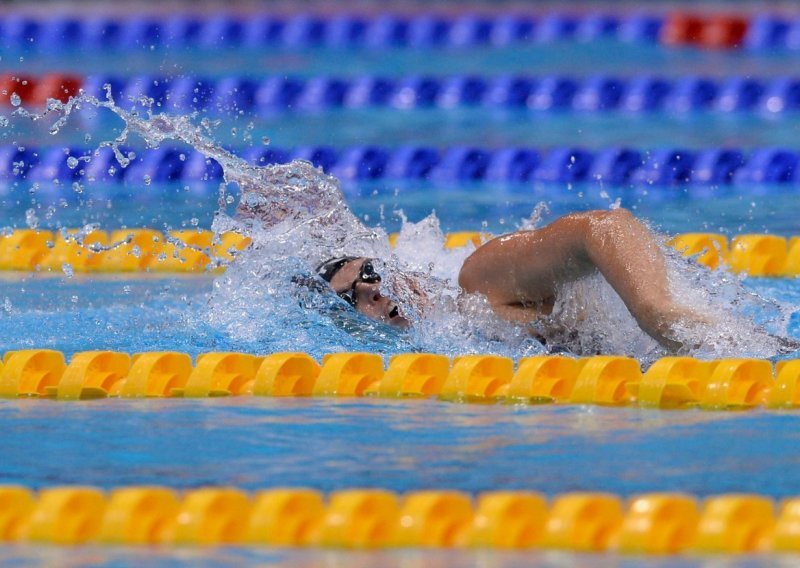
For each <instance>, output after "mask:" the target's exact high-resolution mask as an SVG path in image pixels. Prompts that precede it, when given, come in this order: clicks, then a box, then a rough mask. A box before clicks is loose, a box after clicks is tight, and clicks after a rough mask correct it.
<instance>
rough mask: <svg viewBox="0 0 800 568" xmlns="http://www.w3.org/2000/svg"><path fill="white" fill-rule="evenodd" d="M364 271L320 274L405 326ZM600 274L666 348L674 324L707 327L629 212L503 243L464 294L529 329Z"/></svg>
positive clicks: (342, 262)
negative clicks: (579, 283)
mask: <svg viewBox="0 0 800 568" xmlns="http://www.w3.org/2000/svg"><path fill="white" fill-rule="evenodd" d="M332 267H335V270H331V268H332ZM365 267H366V268H368V269H369V271H373V269H372V264H371V263H370V261H369V259H365V258H352V257H343V258H339V259H332V260H330V261H327V262H326V263H323V265H322V266H321V267H320V269H318V272H319V273H320V275H321V276H323V278H325V280H327V281H328V282H329V283H330V285H331V287H332V288H333V289H334V291H336V293H337V294H339V295H340V296H343V297H344V296H345V295H347V298H346V299H348V301H349V302H350V304H351V305H353V306H354V307H355V308H356V309H357V310H358V311H359V312H361V313H362V314H364V315H366V316H368V317H371V318H373V319H377V320H381V321H385V322H388V323H391V324H393V325H399V326H403V327H405V326H407V325H408V320H407V319H405V318H404V317H403V316H402V314H401V313H400V311H399V309H398V307H397V305H396V304H395V303H393V302H392V301H391V300H390V299H389V298H387V297H386V296H383V295H382V294H381V292H380V277H379V276H378V277H377V279H375V278H365V277H364V268H365ZM594 271H599V272H600V273H601V274H602V275H603V277H604V278H605V279H606V280H607V281H608V282H609V284H611V286H612V287H613V288H614V290H615V291H616V292H617V294H619V296H620V297H621V298H622V300H623V301H624V302H625V305H626V306H627V308H628V310H629V311H630V312H631V314H632V315H633V317H634V318H635V319H636V322H637V323H638V324H639V326H640V327H641V328H642V330H644V331H645V332H646V333H647V334H649V335H650V336H651V337H653V338H654V339H655V340H656V341H658V342H659V343H660V344H661V345H663V346H664V347H667V348H669V349H678V348H680V347H681V343H680V342H679V341H678V340H677V339H675V338H674V336H673V331H674V326H675V324H677V323H683V324H687V323H688V324H690V325H691V324H701V325H702V324H703V323H708V322H707V321H706V320H705V319H704V317H703V315H701V314H699V313H697V312H695V311H694V310H692V309H691V308H689V307H687V306H682V305H680V304H678V303H677V302H676V301H675V299H674V298H673V297H672V294H671V293H670V290H669V285H668V279H667V269H666V264H665V260H664V256H663V254H662V252H661V249H660V247H659V245H658V243H657V242H656V239H655V237H654V236H653V234H652V233H651V232H650V231H649V230H648V229H647V227H645V226H644V225H643V224H642V223H640V222H639V221H637V220H636V219H635V218H634V217H633V215H631V213H630V212H628V211H627V210H625V209H616V210H613V211H589V212H584V213H573V214H571V215H566V216H564V217H561V218H560V219H557V220H556V221H554V222H552V223H550V224H549V225H547V226H545V227H543V228H541V229H536V230H532V231H518V232H515V233H511V234H508V235H504V236H501V237H497V238H495V239H493V240H491V241H489V242H487V243H485V244H484V245H482V246H480V247H479V248H478V250H476V251H475V252H474V253H473V254H472V255H470V256H469V257H468V258H467V259H466V261H465V262H464V264H463V266H462V267H461V271H460V273H459V279H458V281H459V285H460V286H461V288H462V290H463V291H464V292H466V293H479V294H483V295H484V296H486V298H487V299H488V301H489V303H490V305H491V306H492V309H493V310H494V311H495V312H496V313H497V314H498V315H500V316H501V317H503V318H505V319H507V320H509V321H513V322H516V323H530V322H532V321H534V320H535V319H536V318H537V317H540V316H544V315H549V314H550V313H551V312H552V310H553V305H554V303H555V300H556V296H557V294H558V290H559V288H560V287H561V286H563V285H564V284H566V283H568V282H573V281H576V280H578V279H581V278H584V277H586V276H589V275H590V274H592V273H593V272H594Z"/></svg>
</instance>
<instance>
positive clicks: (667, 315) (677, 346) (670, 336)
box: [639, 304, 718, 352]
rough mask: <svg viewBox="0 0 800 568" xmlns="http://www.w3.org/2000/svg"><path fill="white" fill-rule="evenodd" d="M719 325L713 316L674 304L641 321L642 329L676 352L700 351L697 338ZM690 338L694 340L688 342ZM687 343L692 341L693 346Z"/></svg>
mask: <svg viewBox="0 0 800 568" xmlns="http://www.w3.org/2000/svg"><path fill="white" fill-rule="evenodd" d="M717 323H718V320H717V319H716V318H715V317H714V316H712V315H711V314H708V313H704V312H700V311H698V310H697V309H695V308H691V307H689V306H683V305H680V304H672V305H669V306H667V307H665V308H663V309H660V310H658V312H657V313H653V314H649V315H648V317H647V318H646V321H642V320H639V325H640V326H641V327H642V329H644V330H645V331H646V332H647V333H648V334H649V335H650V336H651V337H652V338H653V339H655V340H656V341H658V342H659V343H660V344H661V345H662V346H664V347H666V348H667V349H669V350H671V351H674V352H678V351H685V350H687V349H698V348H699V347H700V345H699V344H697V336H698V335H705V334H703V333H702V332H703V331H704V330H707V329H709V328H711V327H713V326H714V325H715V324H717ZM688 337H692V338H693V339H691V340H688V339H687V338H688ZM687 341H691V344H688V343H687Z"/></svg>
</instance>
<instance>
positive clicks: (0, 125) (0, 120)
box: [0, 116, 8, 128]
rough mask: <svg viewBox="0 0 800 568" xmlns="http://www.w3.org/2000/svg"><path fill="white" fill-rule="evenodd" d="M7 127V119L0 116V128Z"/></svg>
mask: <svg viewBox="0 0 800 568" xmlns="http://www.w3.org/2000/svg"><path fill="white" fill-rule="evenodd" d="M6 126H8V119H7V118H6V117H5V116H0V128H5V127H6Z"/></svg>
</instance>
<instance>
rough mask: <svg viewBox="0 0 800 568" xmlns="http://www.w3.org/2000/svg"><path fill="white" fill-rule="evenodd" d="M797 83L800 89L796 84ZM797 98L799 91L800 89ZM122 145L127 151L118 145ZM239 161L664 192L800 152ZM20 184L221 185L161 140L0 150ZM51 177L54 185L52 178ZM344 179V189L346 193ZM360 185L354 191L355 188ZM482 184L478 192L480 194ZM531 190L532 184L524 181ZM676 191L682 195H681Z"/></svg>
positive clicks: (697, 186)
mask: <svg viewBox="0 0 800 568" xmlns="http://www.w3.org/2000/svg"><path fill="white" fill-rule="evenodd" d="M798 87H800V85H798ZM798 94H799V95H800V90H799V91H798ZM124 150H125V151H127V149H124ZM241 154H242V157H243V158H244V159H246V160H248V161H249V162H251V163H254V164H256V165H258V166H264V165H268V164H283V163H288V162H290V161H292V160H307V161H309V162H311V163H312V164H314V165H315V166H317V167H320V168H322V169H323V170H324V171H325V172H326V173H329V174H332V175H334V176H336V177H337V178H339V179H341V180H345V181H350V180H359V181H360V180H364V181H368V180H379V179H387V180H430V181H432V182H460V183H463V182H474V181H489V182H511V183H515V184H520V185H519V187H522V185H521V184H522V183H524V182H542V183H554V184H563V187H548V191H552V192H556V193H567V192H568V191H570V189H571V188H570V186H568V185H567V184H575V183H609V184H612V185H615V186H621V187H630V188H634V189H638V188H644V189H646V190H648V191H650V190H652V189H663V190H664V191H670V190H671V189H672V188H675V187H680V188H681V189H684V188H685V190H686V191H687V192H688V194H689V195H690V196H692V195H693V194H694V193H699V194H701V195H708V192H709V189H711V190H713V189H714V188H716V187H717V186H729V185H736V186H753V185H762V184H781V185H790V184H798V183H800V152H798V151H796V150H792V149H788V148H755V149H752V150H748V151H745V150H743V149H736V148H722V147H720V148H713V147H712V148H706V149H702V150H687V149H684V148H659V149H653V150H642V149H635V148H626V147H619V146H612V147H607V148H599V149H596V150H589V149H586V148H582V147H580V146H556V147H553V148H546V149H545V148H532V147H519V146H510V147H505V148H482V147H478V146H451V147H447V148H442V149H437V148H433V147H430V146H417V145H405V146H399V147H387V146H375V145H362V146H349V147H345V148H339V149H337V148H333V147H331V146H325V145H321V146H299V147H296V148H281V147H274V146H268V147H263V146H262V147H251V148H247V149H243V150H242V152H241ZM18 180H27V181H30V182H37V183H39V184H40V186H41V187H40V189H39V190H38V192H37V194H41V195H42V196H43V197H50V198H64V199H69V200H73V201H74V200H75V199H78V198H80V197H82V196H83V193H86V194H87V195H92V192H93V191H98V192H100V194H101V195H105V194H104V193H103V192H105V191H106V189H105V187H100V188H93V185H94V184H93V183H88V184H87V185H86V186H85V187H82V188H81V192H82V193H81V194H79V195H76V192H75V190H74V189H73V183H81V182H96V181H99V182H109V184H119V186H120V187H121V188H122V189H124V190H125V191H129V188H127V187H125V184H127V183H139V184H141V183H142V181H143V180H150V181H151V182H159V183H160V182H177V181H179V182H184V183H190V184H191V183H194V182H220V181H222V168H221V167H220V166H219V164H217V162H216V161H213V160H209V159H207V158H206V157H205V156H203V155H202V154H200V153H199V152H195V151H191V150H188V149H185V148H177V147H169V146H161V147H159V148H157V149H153V150H149V151H147V152H144V153H142V154H141V155H138V156H137V157H136V158H135V159H134V160H133V161H132V162H131V164H130V165H129V166H128V167H125V168H123V167H120V165H119V164H118V163H117V160H116V157H115V156H114V153H113V151H112V150H111V149H110V148H101V149H99V150H97V149H93V148H87V147H78V146H74V147H71V148H52V147H42V148H37V147H30V146H0V182H5V183H0V192H1V193H0V195H2V194H3V193H5V194H10V195H14V194H15V193H16V192H17V191H24V192H25V194H26V195H27V192H28V188H27V187H22V184H14V183H13V182H15V181H18ZM56 180H58V182H59V183H52V182H54V181H56ZM352 189H353V188H348V186H347V184H346V185H345V191H350V190H352ZM355 189H357V188H355ZM483 189H484V188H480V189H479V190H481V191H483ZM525 189H526V190H529V189H530V188H529V187H525ZM681 195H683V194H681Z"/></svg>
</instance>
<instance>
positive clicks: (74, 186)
mask: <svg viewBox="0 0 800 568" xmlns="http://www.w3.org/2000/svg"><path fill="white" fill-rule="evenodd" d="M72 191H74V192H75V193H83V186H82V185H81V184H79V183H78V182H77V181H75V182H72Z"/></svg>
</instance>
